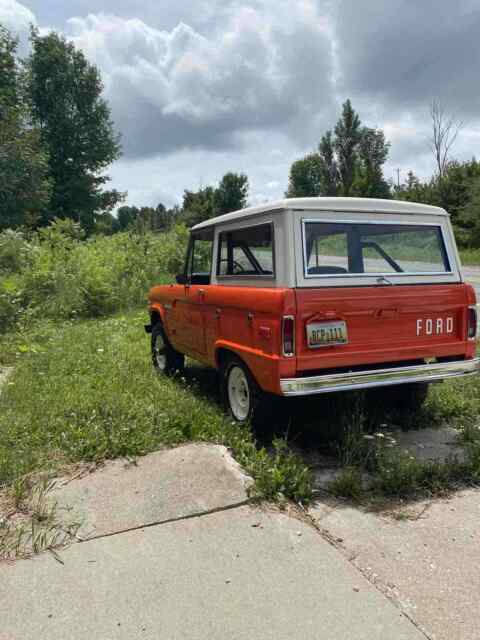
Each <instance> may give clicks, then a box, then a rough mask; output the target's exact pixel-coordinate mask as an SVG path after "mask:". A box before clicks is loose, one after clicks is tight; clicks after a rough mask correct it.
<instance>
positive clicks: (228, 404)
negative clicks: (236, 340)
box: [220, 356, 267, 425]
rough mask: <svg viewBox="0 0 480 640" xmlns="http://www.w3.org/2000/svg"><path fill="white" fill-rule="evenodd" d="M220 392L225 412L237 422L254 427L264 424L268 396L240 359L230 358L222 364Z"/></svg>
mask: <svg viewBox="0 0 480 640" xmlns="http://www.w3.org/2000/svg"><path fill="white" fill-rule="evenodd" d="M234 376H235V379H234ZM235 387H238V388H237V390H236V391H234V388H235ZM220 392H221V395H222V400H223V404H224V407H225V411H226V412H227V413H228V415H229V416H230V417H231V418H232V419H233V420H235V422H238V423H239V424H244V423H246V422H250V423H252V424H254V425H259V424H262V423H263V421H264V420H265V415H266V409H267V396H266V394H265V393H264V392H263V391H262V390H261V389H260V387H259V386H258V384H257V381H256V380H255V378H254V377H253V375H252V374H251V372H250V370H249V368H248V367H247V365H246V364H245V363H244V362H242V360H240V358H237V357H236V356H230V357H229V358H227V359H225V360H224V362H223V363H222V365H221V367H220ZM242 398H243V400H244V402H243V401H242Z"/></svg>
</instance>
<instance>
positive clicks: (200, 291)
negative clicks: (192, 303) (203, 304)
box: [197, 289, 205, 300]
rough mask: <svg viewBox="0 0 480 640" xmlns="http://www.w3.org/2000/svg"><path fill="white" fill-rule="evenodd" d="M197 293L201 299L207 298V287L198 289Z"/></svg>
mask: <svg viewBox="0 0 480 640" xmlns="http://www.w3.org/2000/svg"><path fill="white" fill-rule="evenodd" d="M197 295H198V297H199V298H200V299H201V300H203V299H204V298H205V289H199V290H198V291H197Z"/></svg>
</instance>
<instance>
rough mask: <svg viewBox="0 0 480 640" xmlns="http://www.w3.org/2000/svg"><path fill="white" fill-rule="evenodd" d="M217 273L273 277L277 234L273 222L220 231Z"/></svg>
mask: <svg viewBox="0 0 480 640" xmlns="http://www.w3.org/2000/svg"><path fill="white" fill-rule="evenodd" d="M219 244H220V250H219V252H218V265H217V275H219V276H239V277H241V276H273V274H274V263H273V233H272V226H271V225H270V224H262V225H258V226H256V227H249V228H248V229H237V230H235V231H227V232H223V233H221V234H220V237H219Z"/></svg>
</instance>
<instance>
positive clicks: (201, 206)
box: [182, 187, 216, 227]
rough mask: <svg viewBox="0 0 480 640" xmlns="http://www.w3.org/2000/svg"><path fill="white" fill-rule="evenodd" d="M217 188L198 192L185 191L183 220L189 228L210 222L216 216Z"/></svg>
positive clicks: (208, 188) (207, 188) (205, 188)
mask: <svg viewBox="0 0 480 640" xmlns="http://www.w3.org/2000/svg"><path fill="white" fill-rule="evenodd" d="M215 196H216V194H215V188H214V187H204V188H203V189H199V190H198V191H189V190H188V189H185V191H184V194H183V205H182V220H183V222H185V224H186V225H187V226H189V227H193V226H194V225H196V224H198V223H199V222H203V221H204V220H209V219H210V218H213V217H214V216H215V215H216V210H215V200H216V197H215Z"/></svg>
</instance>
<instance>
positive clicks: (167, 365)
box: [151, 322, 185, 376]
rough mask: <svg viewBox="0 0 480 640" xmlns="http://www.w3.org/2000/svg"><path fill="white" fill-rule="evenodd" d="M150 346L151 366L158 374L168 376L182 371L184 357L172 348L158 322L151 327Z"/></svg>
mask: <svg viewBox="0 0 480 640" xmlns="http://www.w3.org/2000/svg"><path fill="white" fill-rule="evenodd" d="M151 346H152V362H153V366H154V367H155V369H157V371H158V372H159V373H163V374H165V375H167V376H170V375H173V374H174V373H177V372H179V371H182V370H183V368H184V366H185V356H184V355H183V354H182V353H179V352H178V351H176V350H175V349H174V348H173V347H172V345H171V344H170V342H169V340H168V338H167V336H166V334H165V331H164V329H163V326H162V325H161V323H160V322H157V324H155V325H154V326H153V327H152V343H151Z"/></svg>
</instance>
